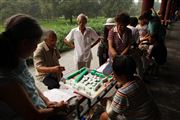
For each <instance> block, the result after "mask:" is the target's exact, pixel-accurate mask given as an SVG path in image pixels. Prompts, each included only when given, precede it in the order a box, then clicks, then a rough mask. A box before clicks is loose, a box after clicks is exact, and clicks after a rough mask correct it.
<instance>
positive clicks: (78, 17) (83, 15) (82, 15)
mask: <svg viewBox="0 0 180 120" xmlns="http://www.w3.org/2000/svg"><path fill="white" fill-rule="evenodd" d="M82 17H83V18H85V19H86V20H88V17H87V16H86V15H85V14H83V13H81V14H79V15H78V16H77V21H78V20H79V19H80V18H82Z"/></svg>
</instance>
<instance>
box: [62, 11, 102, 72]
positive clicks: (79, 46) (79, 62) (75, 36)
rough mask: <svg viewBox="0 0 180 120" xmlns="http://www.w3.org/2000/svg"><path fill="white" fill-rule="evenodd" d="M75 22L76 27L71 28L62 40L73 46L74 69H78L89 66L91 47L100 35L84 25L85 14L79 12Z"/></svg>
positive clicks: (98, 39)
mask: <svg viewBox="0 0 180 120" xmlns="http://www.w3.org/2000/svg"><path fill="white" fill-rule="evenodd" d="M77 22H78V27H76V28H73V29H72V30H71V31H70V33H69V34H68V35H67V36H66V38H65V40H64V42H65V44H67V45H68V46H69V47H71V48H74V60H75V64H76V69H80V68H82V67H88V68H90V64H91V60H92V52H91V48H92V47H94V46H95V45H96V44H97V43H98V42H99V41H100V37H99V36H98V35H97V33H96V32H95V31H94V30H93V29H92V28H90V27H86V23H87V16H86V15H84V14H80V15H79V16H78V17H77ZM73 43H74V44H73Z"/></svg>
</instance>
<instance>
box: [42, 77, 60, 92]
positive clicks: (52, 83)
mask: <svg viewBox="0 0 180 120" xmlns="http://www.w3.org/2000/svg"><path fill="white" fill-rule="evenodd" d="M43 83H44V84H45V85H46V86H47V87H48V89H49V90H50V89H53V88H59V87H60V84H59V80H58V77H56V76H53V75H52V74H48V75H47V76H46V77H45V78H44V80H43Z"/></svg>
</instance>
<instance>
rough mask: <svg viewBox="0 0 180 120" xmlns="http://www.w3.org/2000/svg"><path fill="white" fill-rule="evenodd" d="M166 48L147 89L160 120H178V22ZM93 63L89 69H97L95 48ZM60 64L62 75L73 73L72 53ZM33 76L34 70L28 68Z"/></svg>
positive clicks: (170, 31) (66, 55) (179, 117)
mask: <svg viewBox="0 0 180 120" xmlns="http://www.w3.org/2000/svg"><path fill="white" fill-rule="evenodd" d="M166 46H167V48H168V59H167V63H166V64H165V65H163V66H161V68H160V73H159V78H158V79H153V77H151V76H150V77H148V79H149V82H150V83H148V84H147V87H149V88H150V90H151V92H152V95H153V97H154V99H155V101H156V103H157V104H158V106H159V109H160V111H161V114H162V120H180V52H179V51H180V22H176V23H173V24H172V25H171V26H170V27H169V30H167V36H166ZM92 51H93V57H94V59H93V61H92V65H91V68H97V67H98V57H97V46H96V47H95V48H93V49H92ZM61 56H62V58H61V60H60V63H61V64H62V65H64V66H65V67H66V71H65V72H64V75H65V76H67V75H68V74H70V73H72V72H73V71H74V63H73V51H69V52H66V53H62V54H61ZM30 71H31V72H32V73H33V74H34V68H33V67H30ZM36 84H37V86H38V87H39V88H40V89H41V90H42V91H44V90H46V87H45V86H44V85H43V84H42V83H40V82H39V81H36Z"/></svg>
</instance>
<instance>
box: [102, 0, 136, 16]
mask: <svg viewBox="0 0 180 120" xmlns="http://www.w3.org/2000/svg"><path fill="white" fill-rule="evenodd" d="M100 3H101V6H102V14H103V15H104V16H106V17H114V16H115V15H116V14H117V13H119V12H128V11H129V9H130V7H131V4H132V0H100Z"/></svg>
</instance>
